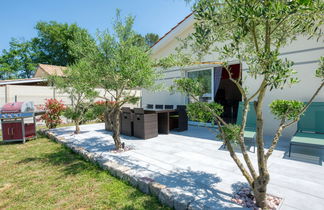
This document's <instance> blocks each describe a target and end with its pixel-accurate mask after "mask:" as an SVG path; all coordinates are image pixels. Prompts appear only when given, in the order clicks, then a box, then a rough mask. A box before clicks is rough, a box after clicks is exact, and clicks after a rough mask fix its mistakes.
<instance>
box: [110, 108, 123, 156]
mask: <svg viewBox="0 0 324 210" xmlns="http://www.w3.org/2000/svg"><path fill="white" fill-rule="evenodd" d="M112 129H113V138H114V142H115V146H116V149H117V150H119V149H121V148H122V143H121V140H120V110H119V108H116V109H115V110H114V111H113V126H112Z"/></svg>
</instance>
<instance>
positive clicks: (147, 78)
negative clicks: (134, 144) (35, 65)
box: [71, 12, 158, 149]
mask: <svg viewBox="0 0 324 210" xmlns="http://www.w3.org/2000/svg"><path fill="white" fill-rule="evenodd" d="M133 23H134V18H133V17H127V18H126V19H125V21H123V20H121V17H120V14H119V12H117V19H116V21H115V23H114V32H115V33H114V34H110V33H108V32H107V31H103V32H99V33H98V36H97V42H93V41H88V40H84V39H82V37H80V41H78V42H74V43H71V44H72V45H73V46H74V47H73V50H74V53H75V54H78V55H79V57H82V60H83V61H84V62H86V63H88V65H89V66H90V67H91V72H88V73H89V76H88V79H93V80H94V83H95V84H96V86H97V87H98V88H102V89H103V90H104V91H105V94H103V95H100V97H101V98H103V99H104V100H106V101H110V103H107V104H109V106H108V108H107V111H106V112H107V115H106V116H107V118H106V121H107V123H109V124H110V125H111V126H112V130H113V138H114V142H115V146H116V149H121V148H122V143H121V140H120V110H121V107H122V106H123V105H124V104H126V103H132V104H134V103H136V102H137V101H138V100H139V97H137V96H136V95H135V94H134V90H135V89H139V88H149V89H150V88H152V87H153V86H154V82H155V79H156V78H157V75H158V74H157V73H156V71H155V70H154V69H153V67H154V66H153V65H154V62H153V61H152V60H151V58H150V51H149V49H148V46H145V45H141V44H138V34H137V33H135V32H134V30H133V29H132V26H133Z"/></svg>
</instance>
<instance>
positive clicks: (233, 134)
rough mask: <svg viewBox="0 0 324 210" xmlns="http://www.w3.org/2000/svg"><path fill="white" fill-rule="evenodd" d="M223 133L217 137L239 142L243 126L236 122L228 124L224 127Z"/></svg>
mask: <svg viewBox="0 0 324 210" xmlns="http://www.w3.org/2000/svg"><path fill="white" fill-rule="evenodd" d="M222 131H223V132H222V133H219V134H218V135H217V138H219V139H222V140H223V141H229V142H233V143H238V141H239V138H240V131H241V127H240V126H239V125H235V124H227V125H224V126H223V127H222Z"/></svg>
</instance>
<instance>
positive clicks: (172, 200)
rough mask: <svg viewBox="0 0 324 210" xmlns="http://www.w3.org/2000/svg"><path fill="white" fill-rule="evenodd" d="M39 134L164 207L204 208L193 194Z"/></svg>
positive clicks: (181, 208) (58, 138) (47, 133)
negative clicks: (126, 183)
mask: <svg viewBox="0 0 324 210" xmlns="http://www.w3.org/2000/svg"><path fill="white" fill-rule="evenodd" d="M38 132H39V133H40V134H42V135H44V136H47V137H48V138H49V139H51V140H53V141H55V142H57V143H60V144H63V145H64V146H66V147H68V148H69V149H71V150H72V151H73V152H75V153H77V154H79V155H81V156H83V157H84V158H85V159H87V160H89V161H90V162H93V163H95V164H98V165H99V167H100V168H102V169H103V170H106V171H108V172H109V173H110V174H111V175H113V176H115V177H117V178H119V179H121V180H124V181H126V182H128V183H129V184H130V185H132V186H133V187H136V188H138V189H139V190H140V191H142V192H143V193H145V194H151V195H153V196H156V197H157V198H158V199H159V201H160V202H161V203H162V204H163V205H166V206H168V207H171V208H174V209H176V210H184V209H197V208H198V209H199V208H202V207H201V206H197V203H193V202H194V200H195V197H194V196H193V195H192V194H188V193H186V192H185V191H182V190H180V189H175V188H168V187H167V186H165V185H162V184H160V183H158V182H155V181H154V180H153V179H151V178H148V177H141V176H139V175H138V174H136V171H134V170H133V169H131V168H129V167H127V166H123V165H120V164H117V163H116V162H113V161H103V160H102V159H101V157H100V156H96V155H94V154H92V153H90V152H89V151H87V150H85V149H84V148H82V147H77V146H75V145H73V144H71V143H67V142H66V140H65V139H64V138H63V137H56V136H55V134H54V133H52V132H51V131H49V130H45V129H41V130H39V131H38Z"/></svg>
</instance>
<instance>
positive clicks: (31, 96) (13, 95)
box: [0, 85, 141, 108]
mask: <svg viewBox="0 0 324 210" xmlns="http://www.w3.org/2000/svg"><path fill="white" fill-rule="evenodd" d="M97 90H98V92H99V93H100V95H103V94H104V91H103V90H100V89H97ZM132 94H134V95H136V96H138V97H140V96H141V91H140V90H133V91H132ZM49 98H56V99H58V100H62V101H63V103H64V104H66V105H70V104H71V103H72V102H71V99H70V98H69V96H68V95H67V94H65V93H61V92H60V91H58V90H55V89H54V88H53V87H49V86H25V85H7V86H6V87H5V86H0V108H1V107H2V106H3V105H4V104H5V103H10V102H15V101H33V102H34V104H35V105H41V104H44V103H45V100H46V99H49ZM97 100H102V99H101V98H97V99H96V101H97ZM125 106H129V107H140V102H138V103H137V104H135V105H133V104H125Z"/></svg>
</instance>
